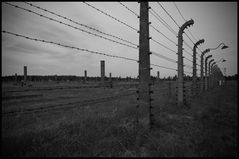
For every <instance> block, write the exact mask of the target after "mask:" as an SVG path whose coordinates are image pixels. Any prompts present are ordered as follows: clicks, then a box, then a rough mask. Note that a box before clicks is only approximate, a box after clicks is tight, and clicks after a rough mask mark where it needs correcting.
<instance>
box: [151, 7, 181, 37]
mask: <svg viewBox="0 0 239 159" xmlns="http://www.w3.org/2000/svg"><path fill="white" fill-rule="evenodd" d="M149 13H150V14H152V15H153V16H154V17H155V18H156V19H157V20H158V21H159V22H160V23H161V24H163V25H164V26H165V27H166V28H167V29H168V30H169V31H170V32H171V33H173V34H174V35H175V37H177V32H176V31H174V30H173V29H172V28H171V27H170V25H168V23H167V22H165V20H163V18H161V16H160V15H159V14H158V13H157V12H156V11H154V9H153V8H152V7H151V9H150V10H149Z"/></svg>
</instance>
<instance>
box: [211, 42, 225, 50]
mask: <svg viewBox="0 0 239 159" xmlns="http://www.w3.org/2000/svg"><path fill="white" fill-rule="evenodd" d="M221 45H223V46H222V48H221V49H222V50H223V49H227V48H228V46H227V45H225V44H224V43H220V44H219V45H218V46H217V47H215V48H209V49H210V51H211V50H216V49H217V48H219V46H221Z"/></svg>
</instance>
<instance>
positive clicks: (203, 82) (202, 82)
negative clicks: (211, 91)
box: [200, 49, 210, 92]
mask: <svg viewBox="0 0 239 159" xmlns="http://www.w3.org/2000/svg"><path fill="white" fill-rule="evenodd" d="M209 51H210V49H206V50H204V51H203V52H202V54H201V75H200V76H201V80H200V85H201V92H202V91H203V90H204V86H205V79H204V78H203V56H204V55H205V54H206V53H208V52H209Z"/></svg>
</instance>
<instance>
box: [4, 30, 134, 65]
mask: <svg viewBox="0 0 239 159" xmlns="http://www.w3.org/2000/svg"><path fill="white" fill-rule="evenodd" d="M2 33H6V34H11V35H14V36H18V37H23V38H26V39H28V40H33V41H40V42H43V43H49V44H54V45H58V46H62V47H65V48H71V49H75V50H80V51H85V52H89V53H92V54H98V55H103V56H108V57H114V58H121V59H125V60H130V61H136V62H138V60H135V59H131V58H128V57H123V56H116V55H111V54H106V53H102V52H97V51H91V50H88V49H82V48H78V47H74V46H68V45H63V44H60V43H56V42H52V41H47V40H42V39H36V38H31V37H28V36H24V35H20V34H16V33H12V32H8V31H4V30H3V31H2Z"/></svg>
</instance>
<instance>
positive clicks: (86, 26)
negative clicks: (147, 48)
mask: <svg viewBox="0 0 239 159" xmlns="http://www.w3.org/2000/svg"><path fill="white" fill-rule="evenodd" d="M24 3H25V4H27V5H30V6H32V7H35V8H37V9H40V10H43V11H45V12H47V13H51V14H53V15H56V16H58V17H60V18H63V19H65V20H68V21H70V22H72V23H75V24H77V25H80V26H83V27H85V28H88V29H91V30H94V31H97V32H99V33H101V34H104V35H107V36H110V37H113V38H116V39H119V40H122V41H124V42H127V43H130V44H132V45H135V46H137V45H136V44H134V43H132V42H130V41H128V40H125V39H123V38H121V37H118V36H115V35H112V34H108V33H105V32H102V31H100V30H98V29H95V28H93V27H90V26H88V25H85V24H82V23H79V22H76V21H74V20H72V19H70V18H67V17H65V16H62V15H60V14H57V13H55V12H52V11H49V10H47V9H44V8H41V7H39V6H37V5H34V4H32V3H29V2H24Z"/></svg>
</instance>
